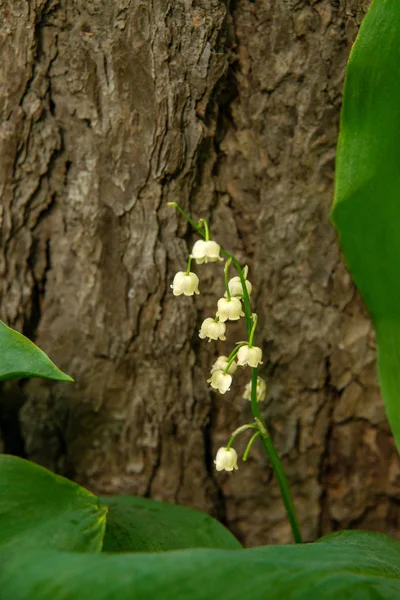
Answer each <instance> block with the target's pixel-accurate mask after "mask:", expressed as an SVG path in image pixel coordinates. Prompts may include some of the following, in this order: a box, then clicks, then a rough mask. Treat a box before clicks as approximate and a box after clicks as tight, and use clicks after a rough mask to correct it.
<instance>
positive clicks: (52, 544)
mask: <svg viewBox="0 0 400 600" xmlns="http://www.w3.org/2000/svg"><path fill="white" fill-rule="evenodd" d="M106 513H107V509H106V508H105V507H103V506H100V502H99V500H98V498H96V496H94V495H93V494H91V493H90V492H88V491H87V490H85V489H84V488H82V487H80V486H79V485H77V484H75V483H72V482H71V481H68V480H67V479H64V477H60V476H59V475H54V474H53V473H51V472H50V471H48V470H47V469H44V468H43V467H39V466H38V465H35V464H34V463H31V462H29V461H27V460H24V459H22V458H17V457H16V456H8V455H6V454H0V548H2V547H3V546H6V548H7V552H9V551H10V550H11V549H12V548H20V547H21V546H23V547H24V548H25V547H34V548H40V547H43V548H57V549H59V550H79V551H80V552H95V551H99V550H100V549H101V544H102V539H103V535H104V529H105V516H106ZM23 551H24V552H25V550H23ZM0 589H1V588H0ZM0 596H1V594H0Z"/></svg>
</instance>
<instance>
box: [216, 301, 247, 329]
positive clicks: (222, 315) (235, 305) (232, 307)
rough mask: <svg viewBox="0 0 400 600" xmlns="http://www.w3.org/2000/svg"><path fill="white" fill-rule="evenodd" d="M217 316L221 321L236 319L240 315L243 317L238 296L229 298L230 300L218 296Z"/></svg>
mask: <svg viewBox="0 0 400 600" xmlns="http://www.w3.org/2000/svg"><path fill="white" fill-rule="evenodd" d="M217 317H218V318H219V320H220V321H222V322H223V323H224V322H225V321H228V319H229V320H230V321H237V320H238V319H240V317H244V312H243V310H242V303H241V302H240V300H239V298H231V299H230V300H227V299H226V298H220V299H219V300H218V310H217Z"/></svg>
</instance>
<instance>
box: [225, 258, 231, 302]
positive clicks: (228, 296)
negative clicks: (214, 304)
mask: <svg viewBox="0 0 400 600" xmlns="http://www.w3.org/2000/svg"><path fill="white" fill-rule="evenodd" d="M231 262H232V259H231V258H228V260H227V261H226V263H225V268H224V274H225V288H226V297H227V299H228V302H230V300H231V292H230V289H229V265H230V264H231Z"/></svg>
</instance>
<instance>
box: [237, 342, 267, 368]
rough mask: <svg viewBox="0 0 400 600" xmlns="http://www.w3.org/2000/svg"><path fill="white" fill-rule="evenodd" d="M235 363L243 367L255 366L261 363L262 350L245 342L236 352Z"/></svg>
mask: <svg viewBox="0 0 400 600" xmlns="http://www.w3.org/2000/svg"><path fill="white" fill-rule="evenodd" d="M237 363H238V365H240V366H241V367H245V366H246V365H249V367H253V368H254V367H257V366H258V365H262V350H261V348H258V347H257V346H252V347H251V348H249V346H248V345H247V344H246V345H245V346H240V348H239V351H238V353H237Z"/></svg>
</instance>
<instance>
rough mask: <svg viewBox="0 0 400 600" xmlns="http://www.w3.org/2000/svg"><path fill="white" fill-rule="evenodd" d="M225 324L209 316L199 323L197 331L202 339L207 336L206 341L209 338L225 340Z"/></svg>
mask: <svg viewBox="0 0 400 600" xmlns="http://www.w3.org/2000/svg"><path fill="white" fill-rule="evenodd" d="M225 331H226V325H225V323H221V322H220V321H216V320H215V319H212V318H211V317H209V318H208V319H205V320H204V321H203V323H202V324H201V328H200V331H199V337H201V339H202V340H203V339H204V338H206V337H208V341H209V342H210V341H211V340H218V339H220V340H226V337H225V335H224V334H225Z"/></svg>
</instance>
